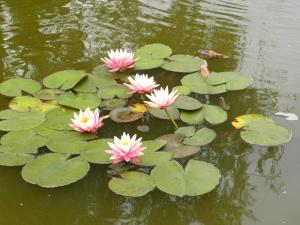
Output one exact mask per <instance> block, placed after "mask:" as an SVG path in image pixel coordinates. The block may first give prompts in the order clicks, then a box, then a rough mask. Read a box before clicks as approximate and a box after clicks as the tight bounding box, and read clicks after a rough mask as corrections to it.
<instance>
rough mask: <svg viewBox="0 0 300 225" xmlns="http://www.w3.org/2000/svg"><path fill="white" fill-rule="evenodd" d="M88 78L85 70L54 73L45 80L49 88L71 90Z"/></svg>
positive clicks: (44, 82)
mask: <svg viewBox="0 0 300 225" xmlns="http://www.w3.org/2000/svg"><path fill="white" fill-rule="evenodd" d="M86 76H87V74H86V72H85V71H83V70H64V71H59V72H56V73H53V74H51V75H49V76H47V77H46V78H45V79H44V80H43V84H44V85H45V86H46V87H47V88H55V89H57V88H59V89H61V90H70V89H72V88H73V87H75V85H76V84H77V83H79V82H80V81H81V80H83V79H84V78H85V77H86Z"/></svg>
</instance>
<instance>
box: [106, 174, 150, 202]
mask: <svg viewBox="0 0 300 225" xmlns="http://www.w3.org/2000/svg"><path fill="white" fill-rule="evenodd" d="M120 176H121V178H117V177H113V178H112V179H111V180H110V181H109V183H108V187H109V189H110V190H112V191H113V192H115V193H116V194H119V195H123V196H129V197H140V196H143V195H145V194H147V193H148V192H150V191H152V190H153V189H154V188H155V185H154V183H153V181H152V178H151V177H150V176H149V175H148V174H145V173H141V172H136V171H131V172H125V173H122V174H120Z"/></svg>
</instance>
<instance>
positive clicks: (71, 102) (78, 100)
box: [57, 93, 101, 110]
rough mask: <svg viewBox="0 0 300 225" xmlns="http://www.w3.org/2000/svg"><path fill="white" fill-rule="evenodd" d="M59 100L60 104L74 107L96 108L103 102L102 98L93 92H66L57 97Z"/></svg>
mask: <svg viewBox="0 0 300 225" xmlns="http://www.w3.org/2000/svg"><path fill="white" fill-rule="evenodd" d="M57 102H58V104H60V105H63V106H67V107H71V108H74V109H82V110H84V109H86V108H87V107H90V108H91V109H95V108H97V107H98V106H100V104H101V99H100V98H99V97H98V96H97V95H95V94H92V93H78V94H77V95H75V94H73V93H66V94H63V95H60V96H58V97H57Z"/></svg>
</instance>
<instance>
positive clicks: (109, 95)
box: [97, 84, 132, 99]
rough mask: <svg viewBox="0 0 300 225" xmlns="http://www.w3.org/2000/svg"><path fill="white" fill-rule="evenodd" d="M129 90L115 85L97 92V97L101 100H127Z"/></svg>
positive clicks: (123, 86) (120, 85)
mask: <svg viewBox="0 0 300 225" xmlns="http://www.w3.org/2000/svg"><path fill="white" fill-rule="evenodd" d="M129 92H130V89H129V88H128V87H127V86H125V85H122V84H115V85H111V86H106V87H103V88H101V89H99V90H98V92H97V95H98V96H99V97H100V98H102V99H113V98H115V97H117V98H122V99H125V98H129V97H130V96H132V94H129Z"/></svg>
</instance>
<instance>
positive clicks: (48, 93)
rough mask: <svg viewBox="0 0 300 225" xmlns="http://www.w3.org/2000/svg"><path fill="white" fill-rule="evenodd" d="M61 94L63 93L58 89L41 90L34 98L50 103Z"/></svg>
mask: <svg viewBox="0 0 300 225" xmlns="http://www.w3.org/2000/svg"><path fill="white" fill-rule="evenodd" d="M63 93H64V91H62V90H60V89H42V90H39V91H38V92H36V93H34V96H35V97H36V98H38V99H41V100H46V101H51V100H55V99H56V97H57V96H58V95H61V94H63Z"/></svg>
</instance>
